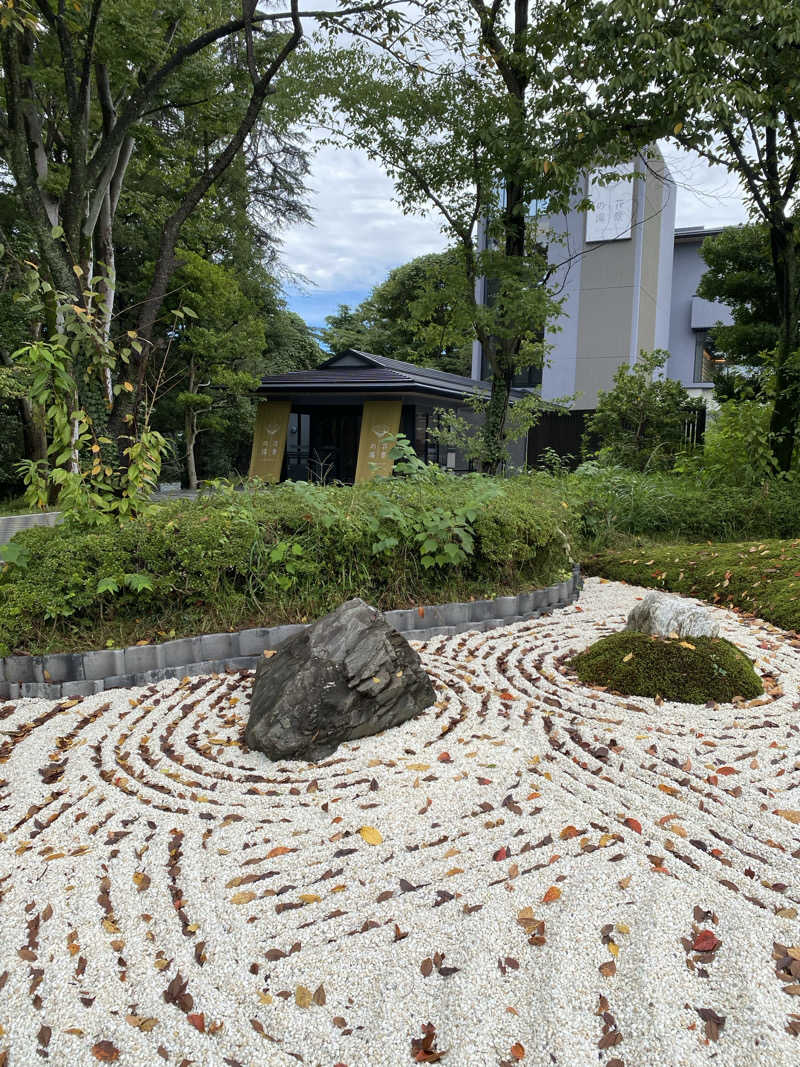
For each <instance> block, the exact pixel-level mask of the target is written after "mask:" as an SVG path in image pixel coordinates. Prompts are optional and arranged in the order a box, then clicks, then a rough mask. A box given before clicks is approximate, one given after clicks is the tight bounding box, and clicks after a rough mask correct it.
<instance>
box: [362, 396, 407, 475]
mask: <svg viewBox="0 0 800 1067" xmlns="http://www.w3.org/2000/svg"><path fill="white" fill-rule="evenodd" d="M401 406H402V404H401V401H399V400H367V401H365V402H364V411H363V413H362V415H361V437H360V438H359V442H358V465H357V467H356V482H368V481H369V480H370V479H371V478H374V477H375V475H376V474H384V475H389V474H391V473H392V467H393V466H394V461H393V460H392V459H390V457H389V452H390V451H391V442H390V441H389V438H390V437H392V436H393V435H394V434H396V433H397V431H398V430H399V429H400V409H401Z"/></svg>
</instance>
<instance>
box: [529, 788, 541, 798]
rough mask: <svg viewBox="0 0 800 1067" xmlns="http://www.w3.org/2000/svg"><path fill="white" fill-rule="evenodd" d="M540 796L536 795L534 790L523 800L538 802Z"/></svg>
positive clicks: (539, 794)
mask: <svg viewBox="0 0 800 1067" xmlns="http://www.w3.org/2000/svg"><path fill="white" fill-rule="evenodd" d="M541 795H542V794H541V793H537V792H536V790H535V789H534V791H533V792H532V793H528V795H527V796H526V797H525V799H526V800H538V798H539V797H540V796H541Z"/></svg>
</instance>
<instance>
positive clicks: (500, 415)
mask: <svg viewBox="0 0 800 1067" xmlns="http://www.w3.org/2000/svg"><path fill="white" fill-rule="evenodd" d="M513 379H514V366H513V363H507V362H506V363H505V365H504V366H498V363H497V361H496V362H495V366H494V368H493V372H492V391H491V394H490V396H489V403H488V405H487V407H486V416H485V422H484V426H483V439H484V445H485V450H486V453H485V459H484V461H483V470H484V473H485V474H497V472H498V470H500V468H501V467H502V465H503V463H504V462H505V459H506V445H505V440H506V435H505V429H506V417H507V415H508V402H509V398H510V396H511V384H512V382H513Z"/></svg>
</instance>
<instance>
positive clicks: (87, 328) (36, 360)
mask: <svg viewBox="0 0 800 1067" xmlns="http://www.w3.org/2000/svg"><path fill="white" fill-rule="evenodd" d="M91 295H92V299H93V301H94V302H95V304H96V305H97V306H98V307H99V314H100V315H102V311H103V304H102V299H101V297H100V295H99V294H97V293H92V294H91ZM30 300H31V301H32V302H36V301H37V300H42V301H43V302H46V303H51V304H52V305H53V306H54V319H55V322H56V324H57V327H56V330H55V332H54V333H53V334H52V335H51V337H50V339H49V340H36V341H32V342H30V343H29V344H27V345H24V346H23V347H22V348H20V349H18V351H16V352H15V353H14V354H13V357H12V358H13V359H14V360H15V361H16V362H17V363H18V364H19V365H20V366H21V367H23V368H25V370H26V371H27V372H28V373H29V375H30V386H29V395H30V399H31V401H32V402H33V403H34V404H35V405H37V407H38V408H39V409H40V410H41V411H42V413H43V419H44V423H45V426H46V428H47V431H48V437H49V440H50V445H49V448H48V452H47V457H48V462H47V463H43V462H40V463H37V462H35V461H34V460H23V461H21V462H20V463H19V464H18V470H19V471H20V473H21V474H22V477H23V481H24V484H25V496H26V500H27V502H28V503H29V504H30V505H31V507H34V508H40V509H44V508H46V507H47V505H48V502H49V501H50V500H51V499H52V498H54V497H55V496H57V497H58V504H59V509H60V510H61V512H62V513H63V515H64V519H65V521H66V522H67V523H68V524H71V523H76V524H79V525H89V526H92V525H97V526H99V525H103V524H105V523H108V522H111V521H116V522H123V521H125V520H127V519H130V518H132V517H133V516H135V515H136V514H137V513H138V512H139V511H142V510H143V509H144V508H145V507H146V506H147V501H148V499H149V497H150V495H151V493H152V492H153V490H154V489H155V487H156V484H157V482H158V475H159V471H160V468H161V455H162V453H163V451H164V449H165V445H166V443H165V441H164V439H163V437H162V436H161V434H159V433H158V432H156V431H155V430H151V429H150V427H149V426H148V424H147V421H146V420H145V421H144V424H143V426H142V428H141V430H140V432H139V433H138V435H135V436H131V437H129V438H128V441H129V444H128V446H127V447H126V448H125V449H124V450H123V459H124V463H122V464H115V463H114V461H113V460H108V459H106V458H105V457H104V456H103V446H104V445H111V444H112V442H111V441H110V440H109V439H108V438H107V437H104V436H103V435H102V433H99V432H98V430H97V427H96V425H95V420H94V418H93V417H92V415H91V414H90V413H89V412H88V411H87V410H86V408H84V407H81V406H80V395H81V386H82V385H83V383H84V382H86V381H91V380H92V379H95V380H97V381H98V382H103V381H104V380H105V376H106V374H108V375H109V379H108V380H109V381H111V375H113V374H115V372H116V371H117V368H118V366H120V365H124V364H127V363H128V362H129V361H130V357H131V352H132V350H134V349H135V348H136V347H138V346H139V342H138V341H137V340H136V339H135V337H134V339H132V340H130V341H129V344H128V345H127V346H125V347H120V348H115V347H114V346H113V345H112V344H111V342H110V341H108V340H107V339H106V338H105V337H104V335H103V333H102V328H101V327H100V326H99V325H98V315H96V314H94V313H92V312H87V311H84V310H83V309H82V308H81V307H78V306H77V305H75V304H73V303H72V302H71V299H70V298H69V296H67V295H65V294H60V293H56V292H54V291H53V290H52V287H50V286H49V284H48V283H47V282H41V281H40V280H39V279H38V278H35V279H34V281H33V282H32V287H31V293H30ZM79 370H82V372H83V373H82V374H81V376H80V380H79V377H78V372H79ZM113 389H114V390H120V391H121V390H123V389H128V390H131V391H132V390H133V386H132V385H131V383H130V382H128V381H127V380H124V381H123V383H122V384H120V385H116V386H113ZM110 403H111V401H110V399H109V405H110Z"/></svg>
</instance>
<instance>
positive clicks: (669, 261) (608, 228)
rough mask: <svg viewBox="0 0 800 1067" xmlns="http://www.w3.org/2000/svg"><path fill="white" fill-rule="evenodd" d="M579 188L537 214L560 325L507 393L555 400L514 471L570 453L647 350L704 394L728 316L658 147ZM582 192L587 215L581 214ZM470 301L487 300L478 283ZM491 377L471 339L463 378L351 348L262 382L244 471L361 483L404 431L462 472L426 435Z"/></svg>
mask: <svg viewBox="0 0 800 1067" xmlns="http://www.w3.org/2000/svg"><path fill="white" fill-rule="evenodd" d="M586 183H587V185H586V188H585V189H584V190H581V193H580V196H579V197H578V198H576V200H575V205H576V206H575V207H574V208H573V209H572V210H570V211H568V212H566V213H565V214H563V215H560V216H543V217H544V219H545V224H546V228H547V230H548V231H550V233H551V234H554V235H555V236H554V237H553V238H551V240H550V241H549V242H548V249H549V251H548V255H549V258H550V260H551V262H552V263H553V265H554V267H555V268H556V269H555V272H554V276H553V279H554V283H555V285H556V287H557V289H558V292H559V295H560V296H561V297H562V298H563V306H562V314H561V316H560V318H559V321H558V323H557V326H558V329H553V330H549V331H548V332H547V333H546V334H545V341H546V342H547V344H548V346H549V350H550V351H549V355H548V358H547V362H546V364H545V366H544V368H543V369H542V370H541V371H540V370H538V368H531V369H530V370H529V371H526V372H523V373H522V374H521V375H519V376H518V378H517V379H516V380H515V385H516V386H517V390H516V391H515V393H514V399H516V398H518V397H519V396H522V395H524V393H525V392H526V391H528V390H530V389H532V388H541V394H542V397H543V399H545V400H549V401H552V402H553V404H554V406H553V410H552V411H551V412H549V413H547V414H545V416H544V417H543V418H542V420H541V422H540V424H539V425H538V426H537V427H536V428H534V429H533V430H532V431H531V433H530V434H529V436H528V439H527V441H523V442H520V443H519V444H518V445H517V446H516V447H515V448H514V450H513V455H512V462H513V463H514V464H515V465H520V466H521V465H523V464H525V463H526V462H527V463H530V464H533V463H535V462H536V459H537V457H538V455H539V454H540V453H541V452H542V450H543V449H544V448H545V447H550V448H553V449H554V450H555V451H556V452H558V453H560V454H561V455H566V454H570V455H573V456H577V455H578V454H579V451H580V440H581V437H582V435H583V430H584V424H585V420H586V418H587V416H588V415H590V414H591V413H592V412H593V411H594V410H595V409H596V406H597V398H598V393H599V392H600V391H601V390H608V389H609V388H611V386H612V381H613V377H614V374H615V372H616V371H617V369H618V368H619V367H620V366H621V365H623V364H627V365H633V363H635V361H636V359H637V357H638V355H639V353H640V352H641V351H642V350H645V351H650V350H653V349H657V348H659V349H665V350H667V351H668V352H669V360H668V363H667V365H666V367H665V373H666V375H667V376H668V377H670V378H674V379H676V380H678V381H680V382H682V383H683V385H685V386H686V388H687V389H688V390H689V392H690V393H691V394H693V395H709V393H710V390H711V389H712V388H713V375H714V372H715V370H716V368H717V367H718V365H719V360H717V359H716V358H715V357H714V355H713V352H712V351H711V348H710V346H709V344H708V331H709V329H710V328H711V327H712V326H714V325H715V324H716V323H717V322H722V323H724V324H728V323H730V321H731V317H730V312H729V310H728V308H727V307H725V306H724V305H722V304H718V303H711V302H709V301H706V300H701V299H700V298H699V297H698V296H697V295H696V292H697V286H698V284H699V281H700V278H701V277H702V275H703V272H704V270H705V264H704V262H703V260H702V258H701V256H700V246H701V244H702V242H703V240H704V238H705V237H708V236H709V235H711V234H715V233H718V232H719V230H718V229H709V230H704V229H679V230H676V229H675V201H676V186H675V184H674V183H673V181H672V180H671V178H670V175H669V172H668V170H667V167H666V164H665V163H664V160H663V159H662V158H661V156H660V155H659V154H658V153H654V154H653V155H651V156H650V158H648V159H646V160H645V159H643V158H639V159H637V160H636V162H635V163H634V164H633V165H632V176H631V177H630V178H625V179H618V180H614V181H610V182H609V181H604V178H603V175H602V172H597V173H595V174H592V175H588V176H587V177H586ZM584 194H587V195H588V196H589V197H590V198H591V200H592V203H593V205H594V208H593V210H592V211H589V212H586V211H581V210H578V208H577V203H578V202H579V200H580V199H583V197H584ZM476 295H477V297H478V299H479V300H486V299H487V285H486V281H485V279H481V280H480V281H479V283H478V287H477V291H476ZM489 377H490V369H489V367H488V366H487V364H486V361H485V360H484V358H483V354H482V352H481V346H480V344H479V343H478V342H475V345H474V346H473V358H472V377H471V378H462V377H460V376H458V375H454V374H446V373H444V372H442V371H436V370H431V369H429V368H423V367H417V366H415V365H413V364H410V363H402V362H400V361H398V360H392V359H386V358H384V357H381V356H375V355H371V354H370V353H367V352H358V351H355V350H351V351H349V352H346V353H344V354H342V355H340V356H337V357H334V358H332V359H330V360H328V361H327V362H326V363H324V364H323V365H322V366H321V367H319V368H317V369H316V370H313V371H301V372H298V373H294V374H284V375H273V376H269V377H267V378H264V380H263V382H262V384H261V387H260V389H259V391H258V392H259V396H260V397H263V399H264V401H266V402H265V403H262V404H261V405H260V406H259V413H258V419H257V424H256V434H255V439H254V442H253V454H252V461H251V468H250V473H251V474H253V475H259V476H260V477H263V478H265V480H272V481H277V480H279V479H283V478H293V479H303V478H309V477H312V478H321V479H325V480H327V479H329V478H337V479H339V480H341V481H354V480H355V481H361V480H362V479H364V478H368V477H370V476H371V473H372V472H374V471H375V470H380V469H391V464H390V462H389V463H388V465H387V460H386V455H385V452H386V450H385V449H382V448H381V446H380V445H379V441H380V439H381V438H382V437H385V436H387V435H390V434H393V433H397V432H398V430H402V432H403V433H405V434H406V436H407V437H408V438H409V440H410V441H411V442H412V443H413V445H414V448H415V450H416V452H417V454H418V455H420V456H421V457H425V458H426V459H429V460H433V461H436V462H439V463H441V465H442V466H447V467H450V468H451V469H453V470H456V471H460V470H466V469H468V465H467V463H466V461H465V459H464V457H463V456H461V455H460V454H459V453H458V452H454V451H445V450H440V449H439V448H438V445H437V444H436V442H435V441H431V439H430V438H429V436H428V434H427V430H428V428H429V427H430V426H431V424H432V420H434V419H435V418H436V416H435V410H436V408H453V409H455V410H457V411H458V412H459V413H460V414H467V415H468V414H469V413H470V411H471V409H470V408H469V407H468V401H469V398H470V397H474V396H481V395H486V394H487V393H488V388H489V385H488V378H489ZM376 463H377V465H376Z"/></svg>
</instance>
